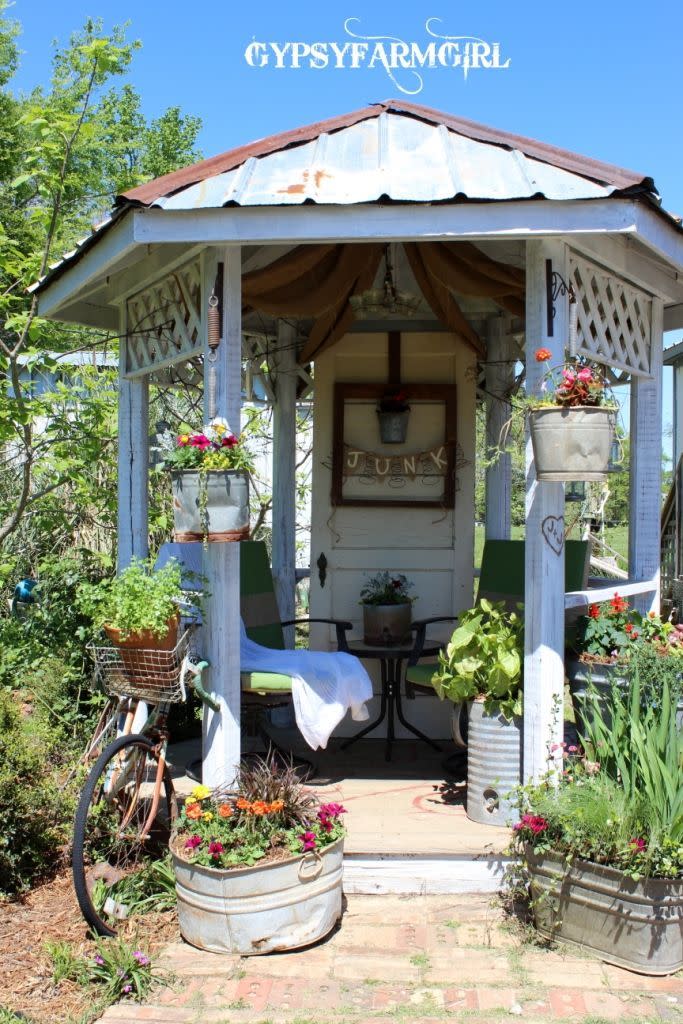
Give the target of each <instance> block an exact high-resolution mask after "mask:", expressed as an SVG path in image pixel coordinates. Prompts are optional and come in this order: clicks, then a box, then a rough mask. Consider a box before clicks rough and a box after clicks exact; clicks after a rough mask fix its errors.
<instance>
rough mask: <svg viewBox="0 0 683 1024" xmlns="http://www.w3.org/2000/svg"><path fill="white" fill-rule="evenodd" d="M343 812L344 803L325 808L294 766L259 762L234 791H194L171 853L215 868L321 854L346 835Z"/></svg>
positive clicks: (241, 777) (245, 771)
mask: <svg viewBox="0 0 683 1024" xmlns="http://www.w3.org/2000/svg"><path fill="white" fill-rule="evenodd" d="M344 810H345V809H344V808H343V807H342V806H341V804H337V803H324V804H320V803H319V802H318V801H317V799H316V798H315V796H314V795H313V794H312V793H311V792H310V790H307V789H306V788H305V787H304V785H303V784H302V782H301V780H300V779H299V777H298V776H297V774H296V770H295V769H294V768H293V767H291V766H287V767H283V768H281V767H278V765H277V764H276V763H275V762H274V761H272V760H270V761H263V760H258V761H256V762H255V763H253V764H249V765H243V766H242V767H241V769H240V772H239V775H238V779H237V783H236V787H235V788H234V789H231V790H230V791H225V790H221V789H219V790H215V791H213V792H212V791H211V790H210V789H209V788H208V786H203V785H199V786H196V787H195V789H194V790H193V791H192V793H191V794H190V797H189V799H188V800H187V801H186V803H185V806H184V807H183V810H182V812H181V814H180V817H179V820H178V824H177V826H176V830H175V835H174V837H173V840H172V848H173V850H174V851H175V853H176V854H177V855H178V856H180V857H182V858H183V859H185V860H188V861H190V862H191V863H196V864H203V865H206V866H208V867H215V868H229V867H237V866H240V865H245V864H254V863H256V861H259V860H263V859H268V858H277V859H279V858H281V857H282V854H283V852H286V853H290V854H291V855H300V854H302V853H307V852H309V851H314V852H317V851H319V850H322V849H324V848H325V847H326V846H329V845H330V844H331V843H333V842H335V841H336V840H337V839H341V838H342V836H343V835H344V834H345V829H344V825H343V821H342V814H343V813H344Z"/></svg>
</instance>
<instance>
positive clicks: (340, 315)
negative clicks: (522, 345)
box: [242, 242, 524, 362]
mask: <svg viewBox="0 0 683 1024" xmlns="http://www.w3.org/2000/svg"><path fill="white" fill-rule="evenodd" d="M384 249H385V246H384V244H383V243H372V244H367V245H365V244H358V243H356V244H351V243H338V244H329V245H299V246H297V247H296V248H295V249H293V250H292V251H291V252H288V253H286V254H285V255H284V256H281V257H279V259H276V260H274V261H273V262H272V263H270V264H268V266H266V267H262V268H260V269H259V270H252V271H249V273H247V274H245V275H244V277H243V278H242V302H243V312H245V313H246V312H248V311H250V310H260V311H261V312H264V313H271V314H273V315H277V316H299V317H312V318H313V320H314V323H313V326H312V328H311V332H310V335H309V338H308V341H307V342H306V344H305V345H304V347H303V350H302V352H301V353H300V356H299V359H300V361H301V362H307V361H308V360H310V359H314V358H315V357H316V356H317V355H319V354H320V353H321V352H323V351H324V350H325V349H326V348H329V347H330V345H334V343H335V342H336V341H338V340H339V339H340V338H341V337H342V336H343V335H344V334H345V333H346V332H347V331H348V329H349V327H350V325H351V324H352V323H353V321H354V315H353V310H352V308H351V305H350V304H349V298H350V297H351V296H352V295H360V294H361V293H362V292H364V291H365V290H366V289H367V288H371V287H372V284H373V282H374V280H375V277H376V275H377V271H378V270H379V266H380V263H381V260H382V255H383V253H384ZM405 251H406V256H407V258H408V262H409V263H410V267H411V269H412V271H413V274H414V276H415V280H416V281H417V284H418V286H419V288H420V290H421V291H422V294H423V296H424V299H425V301H426V302H427V303H428V305H429V306H430V307H431V309H432V310H433V312H434V313H435V315H436V316H437V317H438V319H439V320H440V321H441V323H442V324H443V325H444V327H445V328H446V329H447V330H449V331H451V332H452V333H453V334H455V335H457V337H459V338H461V339H462V340H463V341H464V342H465V343H466V344H467V345H469V346H470V347H471V348H472V349H474V351H475V352H477V354H478V355H483V354H484V350H485V346H484V344H483V342H482V340H481V339H480V338H479V335H478V334H477V333H476V331H475V330H473V328H472V327H471V326H470V325H469V323H468V322H467V319H466V318H465V316H464V314H463V312H462V310H461V309H460V307H459V305H458V303H457V300H456V299H455V297H454V295H453V292H459V293H460V294H462V295H472V296H485V297H487V298H491V299H493V300H494V301H495V302H497V303H498V304H499V305H500V306H501V307H502V308H503V309H506V310H508V311H509V312H511V313H513V314H515V315H521V314H523V312H524V272H523V271H522V270H518V269H517V268H515V267H510V266H507V265H506V264H504V263H498V262H497V261H496V260H492V259H491V258H490V257H489V256H486V255H485V254H484V253H483V252H481V251H480V250H479V249H477V247H476V246H475V245H472V244H471V243H469V242H411V243H406V244H405Z"/></svg>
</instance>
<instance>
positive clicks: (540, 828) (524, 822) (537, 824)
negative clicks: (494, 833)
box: [514, 814, 548, 836]
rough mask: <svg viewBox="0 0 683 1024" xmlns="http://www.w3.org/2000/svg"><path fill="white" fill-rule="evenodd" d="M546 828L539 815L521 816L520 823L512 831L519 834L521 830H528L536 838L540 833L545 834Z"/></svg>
mask: <svg viewBox="0 0 683 1024" xmlns="http://www.w3.org/2000/svg"><path fill="white" fill-rule="evenodd" d="M547 827H548V822H547V821H546V820H545V818H542V817H541V816H540V814H523V815H522V817H521V819H520V821H518V822H517V824H516V825H515V826H514V829H515V832H521V831H522V829H525V828H528V829H529V831H530V832H533V834H534V835H535V836H537V835H540V834H541V832H545V830H546V829H547Z"/></svg>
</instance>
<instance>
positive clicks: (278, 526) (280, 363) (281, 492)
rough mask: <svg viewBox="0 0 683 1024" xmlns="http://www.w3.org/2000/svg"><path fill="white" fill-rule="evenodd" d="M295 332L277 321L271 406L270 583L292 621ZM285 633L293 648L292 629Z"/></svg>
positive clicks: (293, 599) (294, 585)
mask: <svg viewBox="0 0 683 1024" xmlns="http://www.w3.org/2000/svg"><path fill="white" fill-rule="evenodd" d="M295 346H296V330H295V328H294V327H293V326H292V325H291V324H288V323H285V321H284V320H279V321H278V347H277V352H276V355H275V368H276V377H275V403H274V405H273V509H272V524H273V580H274V583H275V595H276V597H277V602H278V607H279V609H280V617H281V618H282V619H293V618H294V605H295V591H296V578H295V565H296V388H297V382H298V379H299V374H298V367H297V362H296V350H295ZM286 632H287V633H288V634H289V635H288V636H287V637H286V642H287V646H288V647H293V646H294V627H293V626H291V627H289V628H288V629H287V630H286Z"/></svg>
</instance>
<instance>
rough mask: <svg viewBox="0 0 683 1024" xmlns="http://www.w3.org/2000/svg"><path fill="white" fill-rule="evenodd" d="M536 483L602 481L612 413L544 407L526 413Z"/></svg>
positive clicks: (610, 439) (590, 408)
mask: <svg viewBox="0 0 683 1024" xmlns="http://www.w3.org/2000/svg"><path fill="white" fill-rule="evenodd" d="M529 429H530V432H531V443H532V445H533V449H534V462H535V464H536V477H537V479H539V480H559V481H561V480H606V479H607V475H608V473H609V465H610V457H611V454H612V443H613V441H614V438H615V432H616V410H615V409H610V408H602V407H599V406H582V405H580V406H576V407H574V408H570V409H565V408H562V407H561V406H547V407H543V408H540V409H532V410H531V411H530V412H529Z"/></svg>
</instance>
